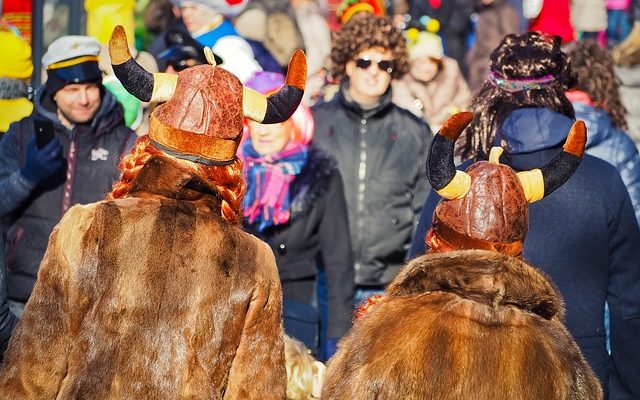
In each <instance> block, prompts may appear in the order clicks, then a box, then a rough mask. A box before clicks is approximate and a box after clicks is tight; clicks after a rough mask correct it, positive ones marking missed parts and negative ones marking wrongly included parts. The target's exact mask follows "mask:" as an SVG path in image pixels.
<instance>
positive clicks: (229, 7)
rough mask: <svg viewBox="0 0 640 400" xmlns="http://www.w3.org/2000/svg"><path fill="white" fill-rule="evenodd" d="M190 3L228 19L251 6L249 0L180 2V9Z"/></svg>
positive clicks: (182, 0) (184, 0)
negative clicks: (248, 5)
mask: <svg viewBox="0 0 640 400" xmlns="http://www.w3.org/2000/svg"><path fill="white" fill-rule="evenodd" d="M189 3H192V4H199V5H202V6H205V7H208V8H210V9H212V10H214V11H215V12H217V13H219V14H222V15H224V16H225V17H228V18H233V17H235V16H237V15H238V14H240V13H241V12H242V11H244V9H245V8H246V7H247V4H249V0H189V1H186V0H179V1H178V4H179V6H180V7H184V6H185V5H188V4H189Z"/></svg>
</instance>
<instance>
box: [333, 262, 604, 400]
mask: <svg viewBox="0 0 640 400" xmlns="http://www.w3.org/2000/svg"><path fill="white" fill-rule="evenodd" d="M387 293H388V295H387V297H386V298H385V299H384V300H382V301H381V302H380V303H378V304H376V305H375V306H373V308H372V309H371V311H369V312H368V313H367V314H366V315H365V316H364V318H363V319H362V320H360V321H359V322H358V323H356V324H355V325H354V328H353V329H352V330H351V332H350V333H349V335H348V336H347V337H345V338H344V339H343V340H342V341H341V343H340V345H339V350H338V353H337V354H336V356H335V357H334V358H332V359H331V360H330V363H329V366H328V369H327V377H326V381H325V386H324V388H323V393H322V398H323V399H355V400H358V399H378V400H383V399H403V400H411V399H415V400H418V399H420V400H428V399H439V400H448V399H451V400H453V399H498V400H500V399H504V400H507V399H510V400H514V399H516V400H524V399H554V400H560V399H563V400H564V399H566V400H568V399H572V400H577V399H581V400H582V399H598V400H599V399H602V390H601V388H600V385H599V383H598V380H597V378H596V377H595V375H594V374H593V372H592V371H591V369H590V367H589V366H588V364H587V363H586V361H585V360H584V358H583V357H582V354H581V353H580V351H579V349H578V347H577V346H576V344H575V343H574V341H573V339H572V338H571V336H570V335H569V333H568V332H567V330H566V328H565V327H564V325H563V324H562V318H563V304H562V300H561V298H560V295H559V293H558V291H557V289H556V288H555V287H554V286H553V285H552V284H551V283H550V281H549V280H548V279H546V278H545V277H544V276H543V275H542V274H541V273H540V272H538V271H537V270H536V269H534V268H533V267H531V266H529V265H527V264H526V263H524V262H523V261H521V260H519V259H516V258H514V257H510V256H506V255H502V254H499V253H495V252H489V251H483V250H466V251H452V252H445V253H439V254H429V255H426V256H423V257H419V258H416V259H415V260H413V261H412V262H411V263H410V264H409V265H407V266H406V267H405V268H404V269H403V271H402V272H401V273H400V274H399V275H398V276H397V277H396V279H395V280H394V281H393V282H392V283H391V284H390V286H389V288H388V290H387Z"/></svg>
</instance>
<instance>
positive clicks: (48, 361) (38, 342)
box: [0, 222, 73, 400]
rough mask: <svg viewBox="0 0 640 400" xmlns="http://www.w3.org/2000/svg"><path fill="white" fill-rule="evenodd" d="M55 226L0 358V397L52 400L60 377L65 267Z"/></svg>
mask: <svg viewBox="0 0 640 400" xmlns="http://www.w3.org/2000/svg"><path fill="white" fill-rule="evenodd" d="M72 229H73V224H69V223H67V224H66V225H65V224H63V222H61V223H60V225H58V226H57V227H56V228H55V229H54V230H53V233H52V234H51V236H50V238H49V246H48V247H47V251H46V253H45V255H44V258H43V260H42V264H41V265H40V271H39V273H38V280H37V281H36V285H35V287H34V289H33V293H32V294H31V298H30V299H29V302H28V303H27V305H26V307H25V311H24V314H23V317H22V319H21V320H20V322H19V323H18V325H17V327H16V329H15V331H14V333H13V336H12V338H11V340H10V342H9V348H8V350H7V352H6V354H5V362H4V364H3V366H2V370H1V371H0V398H2V399H38V400H40V399H55V398H56V396H57V394H58V390H59V389H60V385H61V383H62V381H63V379H64V378H65V376H66V369H67V353H68V346H67V343H68V337H69V299H68V295H69V275H70V274H69V269H70V268H69V262H68V260H67V258H66V256H65V254H64V253H63V249H64V248H65V246H64V242H65V241H64V239H63V238H64V237H66V236H67V233H68V232H69V231H70V230H72Z"/></svg>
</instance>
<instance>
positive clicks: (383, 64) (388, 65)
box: [378, 60, 393, 73]
mask: <svg viewBox="0 0 640 400" xmlns="http://www.w3.org/2000/svg"><path fill="white" fill-rule="evenodd" d="M378 68H380V70H382V71H387V72H389V73H391V71H393V62H392V61H389V60H380V61H378Z"/></svg>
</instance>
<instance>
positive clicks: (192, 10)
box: [177, 0, 282, 82]
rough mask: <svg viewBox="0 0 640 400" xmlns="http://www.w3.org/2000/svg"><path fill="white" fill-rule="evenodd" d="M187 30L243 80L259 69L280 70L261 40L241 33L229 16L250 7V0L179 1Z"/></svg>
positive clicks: (231, 16)
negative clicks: (240, 34)
mask: <svg viewBox="0 0 640 400" xmlns="http://www.w3.org/2000/svg"><path fill="white" fill-rule="evenodd" d="M177 3H178V5H179V7H180V15H181V17H182V21H183V22H184V25H185V26H186V28H187V30H188V31H189V33H190V34H191V36H193V38H194V39H196V40H197V41H198V42H200V44H202V45H203V46H205V47H210V48H211V49H212V50H213V52H214V53H216V54H218V55H219V56H220V57H222V59H223V60H224V63H223V64H222V65H221V67H223V68H224V69H226V70H227V71H230V72H231V73H233V74H234V75H236V76H237V77H238V78H239V79H240V81H242V82H244V81H246V80H247V79H249V77H251V76H252V75H253V73H255V72H256V71H262V70H266V71H275V72H281V71H282V69H281V67H280V65H279V64H278V62H277V61H276V60H275V59H274V58H273V56H272V55H271V54H270V53H269V52H268V50H267V49H266V48H265V47H264V46H263V45H262V44H261V43H259V42H257V41H251V40H246V39H245V38H242V37H240V36H239V35H238V33H237V32H236V30H235V28H234V27H233V24H232V23H231V20H230V18H233V17H235V16H236V15H238V14H239V13H240V12H241V11H242V10H244V8H245V7H246V6H247V3H248V0H241V1H234V2H233V3H228V2H226V1H225V0H194V1H185V0H179V1H177Z"/></svg>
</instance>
